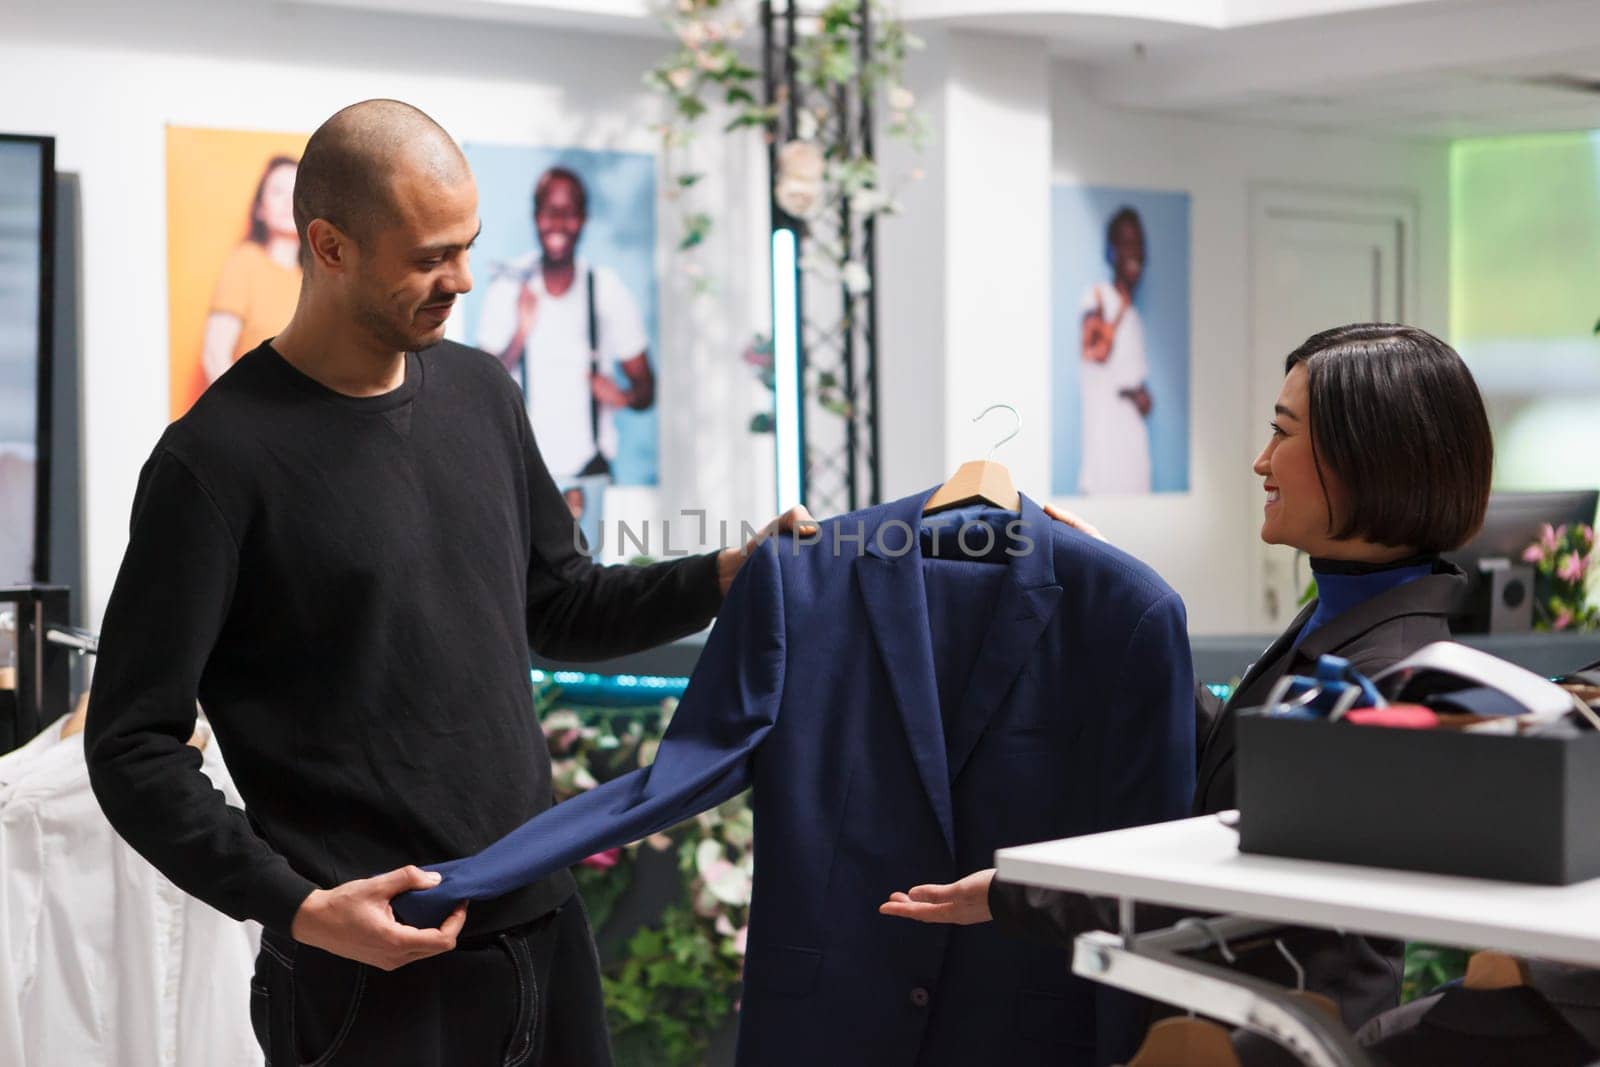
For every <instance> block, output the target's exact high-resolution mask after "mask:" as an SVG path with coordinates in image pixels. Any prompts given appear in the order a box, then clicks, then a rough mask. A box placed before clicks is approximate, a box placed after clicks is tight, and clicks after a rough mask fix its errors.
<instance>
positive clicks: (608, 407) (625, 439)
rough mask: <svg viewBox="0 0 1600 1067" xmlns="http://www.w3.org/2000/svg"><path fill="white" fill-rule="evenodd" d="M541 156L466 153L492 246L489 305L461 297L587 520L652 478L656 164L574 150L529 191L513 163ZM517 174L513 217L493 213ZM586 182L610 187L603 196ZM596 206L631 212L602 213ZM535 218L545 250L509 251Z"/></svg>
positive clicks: (486, 260)
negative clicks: (610, 498) (610, 499)
mask: <svg viewBox="0 0 1600 1067" xmlns="http://www.w3.org/2000/svg"><path fill="white" fill-rule="evenodd" d="M535 151H537V150H531V149H520V150H519V149H514V148H493V147H489V148H486V147H484V146H472V145H469V146H467V154H468V157H469V160H470V161H471V163H472V166H473V169H474V171H475V172H476V173H477V174H478V175H479V181H480V203H481V204H482V205H483V207H482V214H483V238H481V239H480V240H481V241H482V242H483V243H484V244H488V245H489V246H490V247H489V248H486V249H482V250H481V251H480V253H479V257H478V258H479V262H480V263H481V264H482V266H479V267H478V270H479V271H480V276H482V277H485V279H486V280H485V282H484V283H481V289H480V292H481V294H482V295H481V297H479V296H478V293H473V294H471V295H470V296H469V298H468V299H467V301H466V303H467V307H466V309H465V310H466V314H465V315H464V316H463V318H464V319H465V321H466V323H467V324H468V332H467V334H466V336H465V337H464V338H463V339H464V340H466V341H467V342H468V343H470V344H473V345H475V346H476V347H478V348H481V349H483V350H484V351H486V352H489V353H490V354H492V355H494V356H496V357H497V358H499V359H500V361H501V362H502V363H503V364H504V365H505V367H506V370H507V372H508V373H510V374H511V375H512V376H513V377H515V378H516V379H517V380H518V382H519V383H520V384H521V386H522V391H523V397H524V400H525V403H526V405H527V409H528V417H529V420H530V421H531V423H532V425H533V431H534V436H535V438H536V439H537V441H538V443H539V450H540V452H541V453H542V454H543V455H544V459H545V462H546V463H547V464H548V465H549V468H550V473H551V475H552V476H553V477H554V478H555V480H556V482H557V484H559V485H560V486H562V487H563V489H564V490H565V489H567V488H569V487H578V492H580V493H582V494H583V495H585V496H586V497H589V498H592V499H591V500H590V501H589V503H590V505H591V506H589V507H587V508H586V515H585V518H588V519H591V520H592V519H593V518H594V517H595V513H596V511H597V508H596V507H595V506H594V505H598V504H599V497H600V496H601V495H602V494H603V491H604V487H605V486H606V485H608V484H615V485H653V484H655V482H656V441H655V411H654V408H655V397H656V378H655V369H654V367H653V366H652V363H651V348H652V343H651V337H652V334H653V332H654V284H653V282H654V279H653V276H652V275H651V273H650V271H651V270H652V267H651V264H652V262H653V257H654V216H653V212H654V188H653V182H654V174H653V164H652V165H651V166H650V168H649V171H648V172H647V173H646V174H644V175H640V174H639V173H638V168H637V166H620V167H619V166H618V163H619V162H620V163H623V164H631V163H633V162H634V160H633V158H632V157H631V156H630V155H629V154H627V153H603V152H590V153H585V152H579V151H576V150H566V151H562V152H560V153H558V154H557V155H558V158H559V161H558V162H555V163H554V164H553V165H544V166H542V167H540V168H539V169H538V170H537V171H535V172H534V173H535V174H536V175H537V177H536V178H535V179H534V180H533V181H532V182H531V188H530V184H529V183H528V178H527V175H528V170H527V169H525V168H524V167H521V166H518V165H517V164H518V163H521V162H524V160H525V158H526V154H527V153H530V152H535ZM508 153H510V155H508ZM552 154H556V153H552ZM605 157H620V158H618V159H609V160H608V159H607V158H605ZM638 158H639V159H641V160H644V161H646V162H647V163H648V162H649V157H638ZM485 162H487V163H488V166H487V167H485V166H484V163H485ZM515 171H520V174H521V182H522V183H523V184H522V192H521V196H519V197H518V200H519V201H520V204H521V210H520V211H519V212H518V214H519V215H520V218H519V219H518V220H517V222H516V223H512V222H511V221H510V220H509V219H497V218H496V217H495V216H496V215H501V216H503V215H504V214H506V212H505V209H504V203H505V197H504V196H503V195H498V194H499V193H500V190H501V189H503V188H504V186H505V185H506V184H507V183H506V181H505V178H506V175H507V173H508V172H515ZM586 172H590V173H586ZM591 174H596V175H599V177H600V184H602V185H604V186H605V192H606V194H607V195H606V196H605V198H604V200H601V199H600V198H599V197H597V196H596V189H595V188H594V186H595V184H596V182H595V181H594V180H593V179H592V178H591ZM484 186H488V188H483V187H484ZM530 193H531V195H530ZM617 197H620V198H621V199H622V200H623V201H624V202H621V203H617V202H615V198H617ZM491 198H494V199H493V200H492V199H491ZM600 203H604V204H605V205H606V207H607V208H608V209H610V208H618V209H620V210H621V212H623V213H625V214H622V215H621V216H620V217H618V216H611V217H607V218H605V219H603V220H602V219H597V218H596V217H595V214H594V212H595V209H596V207H597V205H598V204H600ZM530 209H531V210H530ZM530 215H531V220H532V223H533V225H532V230H533V235H534V237H535V238H536V241H537V246H536V247H535V248H532V249H526V246H524V249H522V250H516V251H514V252H512V253H511V254H504V253H505V252H506V251H507V248H506V245H505V244H504V242H505V241H506V240H507V238H506V237H505V234H506V232H508V231H509V232H510V233H512V234H515V233H519V232H520V233H524V234H526V233H527V230H528V226H527V220H528V219H529V218H530ZM641 215H642V216H643V217H642V218H641ZM497 230H498V231H499V232H498V233H497ZM597 230H598V231H601V232H599V233H596V231H597ZM491 235H494V236H495V237H498V238H499V241H491V240H490V238H491ZM495 244H499V245H500V248H499V249H498V251H500V252H501V253H502V254H501V255H495V251H496V249H495V248H494V245H495ZM641 268H642V269H641ZM641 279H642V280H644V281H645V282H646V284H644V285H640V281H641ZM473 298H477V299H473ZM642 302H643V303H642ZM474 303H476V305H477V306H476V307H473V304H474Z"/></svg>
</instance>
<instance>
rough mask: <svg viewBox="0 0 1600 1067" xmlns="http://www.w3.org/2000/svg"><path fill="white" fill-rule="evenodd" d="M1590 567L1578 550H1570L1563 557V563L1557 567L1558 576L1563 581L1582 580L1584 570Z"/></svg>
mask: <svg viewBox="0 0 1600 1067" xmlns="http://www.w3.org/2000/svg"><path fill="white" fill-rule="evenodd" d="M1588 567H1589V565H1588V564H1587V563H1586V562H1584V559H1583V557H1582V556H1580V555H1578V554H1577V553H1576V552H1568V553H1567V554H1566V555H1565V556H1562V557H1561V563H1560V565H1559V566H1557V567H1556V577H1557V578H1560V579H1561V580H1562V581H1563V582H1576V581H1581V580H1582V579H1583V572H1584V571H1586V570H1588Z"/></svg>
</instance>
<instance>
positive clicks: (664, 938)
mask: <svg viewBox="0 0 1600 1067" xmlns="http://www.w3.org/2000/svg"><path fill="white" fill-rule="evenodd" d="M676 704H677V702H676V701H673V700H667V701H664V702H663V703H662V704H661V705H660V707H659V709H643V710H642V711H641V710H640V709H621V710H619V709H610V708H585V709H579V708H571V707H564V706H560V694H559V690H557V689H556V688H554V687H553V686H550V685H546V686H545V687H543V688H541V689H540V690H539V691H538V694H537V706H538V707H539V709H540V719H541V722H542V724H543V727H544V733H545V739H546V741H547V742H548V743H549V746H550V753H551V770H552V783H553V785H554V788H555V793H556V798H557V800H558V802H559V801H560V800H565V799H568V798H569V797H572V796H575V795H577V794H579V793H582V792H585V791H587V790H589V789H593V788H594V787H595V786H596V785H599V784H600V782H601V781H604V780H609V779H610V778H613V777H616V776H618V775H621V774H624V773H627V772H628V771H630V770H632V769H634V768H635V767H644V766H648V765H649V764H650V763H651V762H652V761H653V760H654V759H655V754H656V749H657V747H658V746H659V744H660V741H659V737H660V735H661V733H662V732H664V731H665V730H666V726H667V723H668V722H669V721H670V720H671V717H672V712H673V710H674V709H675V707H676ZM754 837H755V818H754V815H753V813H752V812H751V810H750V805H749V803H748V801H747V800H746V798H745V797H744V796H739V797H736V798H734V799H733V800H730V801H728V802H727V803H725V804H722V805H720V806H719V807H717V808H715V809H713V810H711V811H708V812H704V813H702V814H701V815H698V816H696V817H695V818H693V819H690V820H688V821H687V822H684V823H682V824H680V825H679V826H676V827H673V828H672V829H670V830H668V831H666V832H665V833H659V834H655V835H653V836H652V837H650V838H648V839H646V840H645V841H642V842H636V843H634V844H632V845H629V846H627V847H625V848H614V849H608V850H606V851H605V852H602V853H599V854H597V855H594V856H590V857H589V858H588V859H585V860H583V861H582V862H581V863H580V864H579V865H578V866H577V868H575V870H574V872H573V873H574V876H575V877H576V879H577V882H578V888H579V891H580V892H581V893H582V894H583V898H584V903H585V905H586V907H587V909H588V911H589V915H590V922H591V924H592V925H593V927H594V929H595V930H597V931H598V930H600V929H602V928H603V927H604V926H605V925H606V922H607V921H608V919H609V918H610V917H611V915H612V914H613V912H614V910H615V908H616V905H617V903H618V901H619V900H620V899H621V898H622V897H623V895H624V894H626V893H627V891H628V889H629V888H630V887H631V886H632V884H633V880H634V872H635V866H636V862H637V858H638V853H639V850H640V849H641V848H647V849H650V850H652V851H656V852H666V851H669V850H671V849H674V848H675V849H677V852H678V870H679V874H680V877H681V878H682V881H683V893H684V896H683V902H682V903H679V904H676V905H673V906H671V907H668V908H667V909H666V910H665V911H664V912H663V913H662V915H661V916H660V919H659V920H658V921H657V922H655V923H654V924H652V925H650V926H647V927H645V928H644V929H641V930H639V931H638V932H637V933H635V934H634V935H633V936H632V937H631V938H630V939H629V940H628V942H627V945H626V948H625V950H624V953H623V956H622V958H621V959H620V960H617V961H615V962H614V963H612V964H611V965H609V966H607V967H606V968H605V969H604V971H603V973H602V975H601V986H602V989H603V990H604V994H605V1002H606V1012H607V1015H608V1017H609V1020H610V1025H611V1034H612V1040H613V1042H614V1044H615V1046H616V1054H617V1061H618V1063H619V1064H625V1063H629V1062H638V1063H650V1064H667V1065H670V1067H678V1065H688V1064H695V1063H703V1062H704V1059H705V1053H706V1049H707V1047H708V1046H709V1044H710V1041H711V1038H712V1036H713V1035H714V1034H716V1033H717V1032H718V1031H719V1030H721V1029H723V1028H725V1027H726V1026H727V1025H728V1024H729V1023H730V1022H731V1020H732V1018H733V1016H734V1013H735V1012H736V1010H737V1008H738V997H739V989H740V983H741V981H742V979H743V972H744V951H745V939H746V937H747V934H748V924H749V918H750V893H751V886H752V878H753V875H754V871H755V853H754Z"/></svg>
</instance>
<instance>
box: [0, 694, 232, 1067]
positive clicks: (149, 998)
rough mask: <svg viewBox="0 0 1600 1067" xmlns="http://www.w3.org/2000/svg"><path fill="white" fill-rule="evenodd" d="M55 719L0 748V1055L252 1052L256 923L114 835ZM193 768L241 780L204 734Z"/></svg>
mask: <svg viewBox="0 0 1600 1067" xmlns="http://www.w3.org/2000/svg"><path fill="white" fill-rule="evenodd" d="M62 721H63V720H58V721H57V722H55V723H53V724H51V725H50V726H48V727H46V728H45V730H44V732H42V733H41V734H39V736H38V737H36V738H34V739H33V740H32V741H30V742H29V743H28V745H26V746H24V747H23V748H22V749H18V750H17V751H16V752H12V753H9V754H8V755H7V756H5V757H4V758H0V1063H4V1064H28V1065H32V1064H41V1065H44V1064H51V1065H54V1064H72V1065H73V1067H245V1065H247V1064H249V1065H257V1064H259V1063H260V1062H261V1052H260V1049H259V1048H258V1047H257V1045H256V1042H255V1037H254V1034H253V1033H252V1032H251V1029H250V1020H249V1013H248V1011H247V1010H246V1009H247V1007H248V1005H249V1002H250V990H249V981H250V975H251V972H252V968H253V967H254V961H255V954H256V944H257V938H258V936H259V927H257V926H256V925H255V924H254V923H250V924H244V923H238V922H235V921H233V920H232V919H229V918H228V917H227V916H225V915H223V914H222V913H220V912H218V911H215V910H214V909H212V908H210V907H208V906H207V905H205V904H202V903H201V902H200V901H198V900H196V899H195V898H193V897H191V896H189V895H187V894H186V893H184V892H183V891H181V890H180V889H178V888H177V887H176V886H174V885H173V884H172V883H171V882H169V881H168V880H167V879H166V878H164V877H162V876H161V875H160V874H159V873H158V872H157V871H156V869H155V868H154V867H151V866H150V864H149V863H147V862H146V861H145V860H144V859H142V858H141V857H140V856H139V855H138V854H137V853H135V852H134V851H133V849H131V848H129V847H128V846H127V845H126V844H124V843H123V841H122V839H121V838H119V837H118V836H117V835H116V832H115V831H114V830H112V828H111V824H110V823H109V822H107V821H106V817H105V815H104V814H102V812H101V811H100V806H99V804H98V803H97V802H96V801H95V798H94V795H93V793H92V792H91V790H90V788H89V773H88V766H87V764H86V763H85V761H84V755H83V735H82V734H75V735H73V736H71V737H67V738H62V737H61V723H62ZM200 731H201V732H200V734H199V737H200V738H201V739H202V740H203V741H205V742H206V743H205V744H204V747H203V749H202V751H201V752H200V753H198V756H199V758H200V760H201V770H202V771H203V772H204V773H205V774H206V776H207V777H208V778H209V779H210V780H211V782H212V784H213V785H214V786H215V787H216V788H217V789H218V790H219V791H220V792H221V793H222V794H223V795H224V797H226V798H227V799H228V801H229V802H230V803H232V804H235V805H238V804H239V799H238V794H237V793H236V792H235V791H234V789H233V783H232V780H231V779H230V778H229V776H228V772H227V768H226V766H225V765H224V764H223V762H222V753H221V752H220V750H219V749H218V747H217V745H216V744H215V743H212V742H211V741H210V733H209V728H208V727H206V726H205V725H204V724H202V725H201V727H200Z"/></svg>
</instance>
